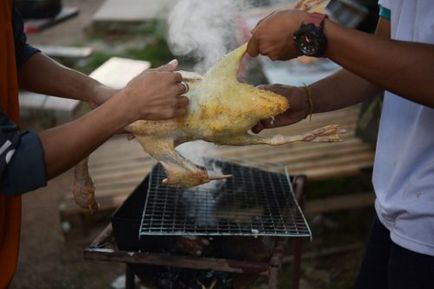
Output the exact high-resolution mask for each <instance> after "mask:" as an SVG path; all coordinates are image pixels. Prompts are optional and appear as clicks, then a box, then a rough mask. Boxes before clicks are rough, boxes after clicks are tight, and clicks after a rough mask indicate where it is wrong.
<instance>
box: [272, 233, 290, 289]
mask: <svg viewBox="0 0 434 289" xmlns="http://www.w3.org/2000/svg"><path fill="white" fill-rule="evenodd" d="M287 242H288V241H287V239H286V238H276V240H275V246H274V252H273V256H272V257H271V261H270V269H269V275H268V288H269V289H277V288H278V284H279V272H280V269H281V268H282V259H283V255H284V254H285V247H286V244H287Z"/></svg>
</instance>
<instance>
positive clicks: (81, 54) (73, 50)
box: [36, 45, 93, 59]
mask: <svg viewBox="0 0 434 289" xmlns="http://www.w3.org/2000/svg"><path fill="white" fill-rule="evenodd" d="M36 47H37V48H38V49H39V50H41V51H42V52H43V53H44V54H46V55H48V56H50V57H55V58H63V59H80V58H87V57H89V56H90V55H91V54H92V52H93V49H92V48H91V47H73V46H53V45H37V46H36Z"/></svg>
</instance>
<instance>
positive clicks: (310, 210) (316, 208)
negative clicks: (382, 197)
mask: <svg viewBox="0 0 434 289" xmlns="http://www.w3.org/2000/svg"><path fill="white" fill-rule="evenodd" d="M374 202H375V194H374V193H372V192H369V193H368V192H367V193H356V194H351V195H344V196H335V197H327V198H323V199H318V200H310V201H308V202H306V204H305V205H304V212H305V213H306V214H321V213H331V212H337V211H342V210H351V209H359V208H364V207H371V206H373V205H374Z"/></svg>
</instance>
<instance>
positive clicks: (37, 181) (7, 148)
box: [0, 113, 46, 195]
mask: <svg viewBox="0 0 434 289" xmlns="http://www.w3.org/2000/svg"><path fill="white" fill-rule="evenodd" d="M45 185H46V174H45V163H44V153H43V149H42V145H41V143H40V140H39V137H38V135H37V134H35V133H32V132H23V133H22V132H20V131H19V130H18V128H17V126H16V125H15V124H14V123H13V122H11V121H10V120H9V118H8V117H7V116H6V115H5V114H3V113H0V194H5V195H19V194H22V193H25V192H29V191H32V190H34V189H37V188H39V187H42V186H45Z"/></svg>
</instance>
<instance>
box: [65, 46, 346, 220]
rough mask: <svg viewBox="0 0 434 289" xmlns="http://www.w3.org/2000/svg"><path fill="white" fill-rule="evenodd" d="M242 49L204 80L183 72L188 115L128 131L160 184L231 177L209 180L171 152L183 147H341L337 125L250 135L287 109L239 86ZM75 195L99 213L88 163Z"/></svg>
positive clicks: (272, 97) (78, 175)
mask: <svg viewBox="0 0 434 289" xmlns="http://www.w3.org/2000/svg"><path fill="white" fill-rule="evenodd" d="M245 51H246V44H245V45H243V46H241V47H239V48H238V49H236V50H234V51H232V52H231V53H229V54H228V55H226V56H225V57H224V58H222V59H221V60H220V61H219V62H218V63H217V64H215V65H214V67H212V68H211V69H210V70H209V71H208V72H207V73H206V74H205V75H204V76H200V75H198V74H195V73H192V72H182V75H183V77H184V80H185V81H186V82H187V83H188V85H189V87H190V90H189V92H188V94H187V97H188V98H189V99H190V104H189V109H188V114H187V115H186V116H185V117H180V118H177V119H173V120H167V121H145V120H140V121H136V122H134V123H132V124H131V125H129V126H128V127H126V130H127V131H128V132H131V133H132V134H133V135H134V136H135V138H136V140H137V141H138V142H139V143H140V144H141V145H142V147H143V149H144V150H145V151H146V152H147V153H149V154H150V155H151V156H152V157H153V158H154V159H156V160H157V161H159V162H160V163H161V164H162V165H163V166H164V168H165V171H166V174H167V178H166V179H165V180H164V184H166V185H171V186H179V187H186V188H187V187H193V186H197V185H200V184H204V183H207V182H209V181H211V180H214V179H221V178H227V177H230V176H222V175H220V176H210V175H208V172H207V170H206V169H204V168H202V167H199V166H197V165H195V164H193V163H192V162H190V161H189V160H187V159H185V158H184V157H182V156H181V155H180V154H178V153H177V152H176V151H175V147H176V146H178V145H179V144H181V143H184V142H189V141H194V140H205V141H208V142H212V143H216V144H220V145H234V146H241V145H256V144H268V145H282V144H287V143H293V142H335V141H339V140H340V137H339V133H340V130H339V129H338V127H337V126H336V125H329V126H326V127H323V128H319V129H316V130H314V131H311V132H308V133H305V134H303V135H297V136H283V135H275V136H273V137H269V138H268V137H261V136H258V135H251V134H249V130H250V128H252V127H253V126H254V125H255V124H256V123H257V122H258V121H259V120H261V119H267V118H272V117H274V116H276V115H278V114H281V113H283V112H284V111H286V110H287V109H288V107H289V106H290V104H289V103H288V100H287V99H286V98H285V97H283V96H281V95H278V94H275V93H273V92H270V91H265V90H261V89H258V88H256V87H253V86H251V85H248V84H245V83H241V82H239V81H238V80H237V76H238V71H239V67H240V62H241V59H242V58H243V56H244V54H245ZM73 192H74V197H75V200H76V202H77V203H78V204H79V205H80V206H81V207H84V208H89V209H90V210H91V211H93V210H96V209H97V204H96V202H95V199H94V186H93V183H92V180H91V178H90V176H89V173H88V168H87V159H86V160H84V161H83V162H82V163H80V164H79V165H78V166H77V167H76V170H75V182H74V186H73Z"/></svg>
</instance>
